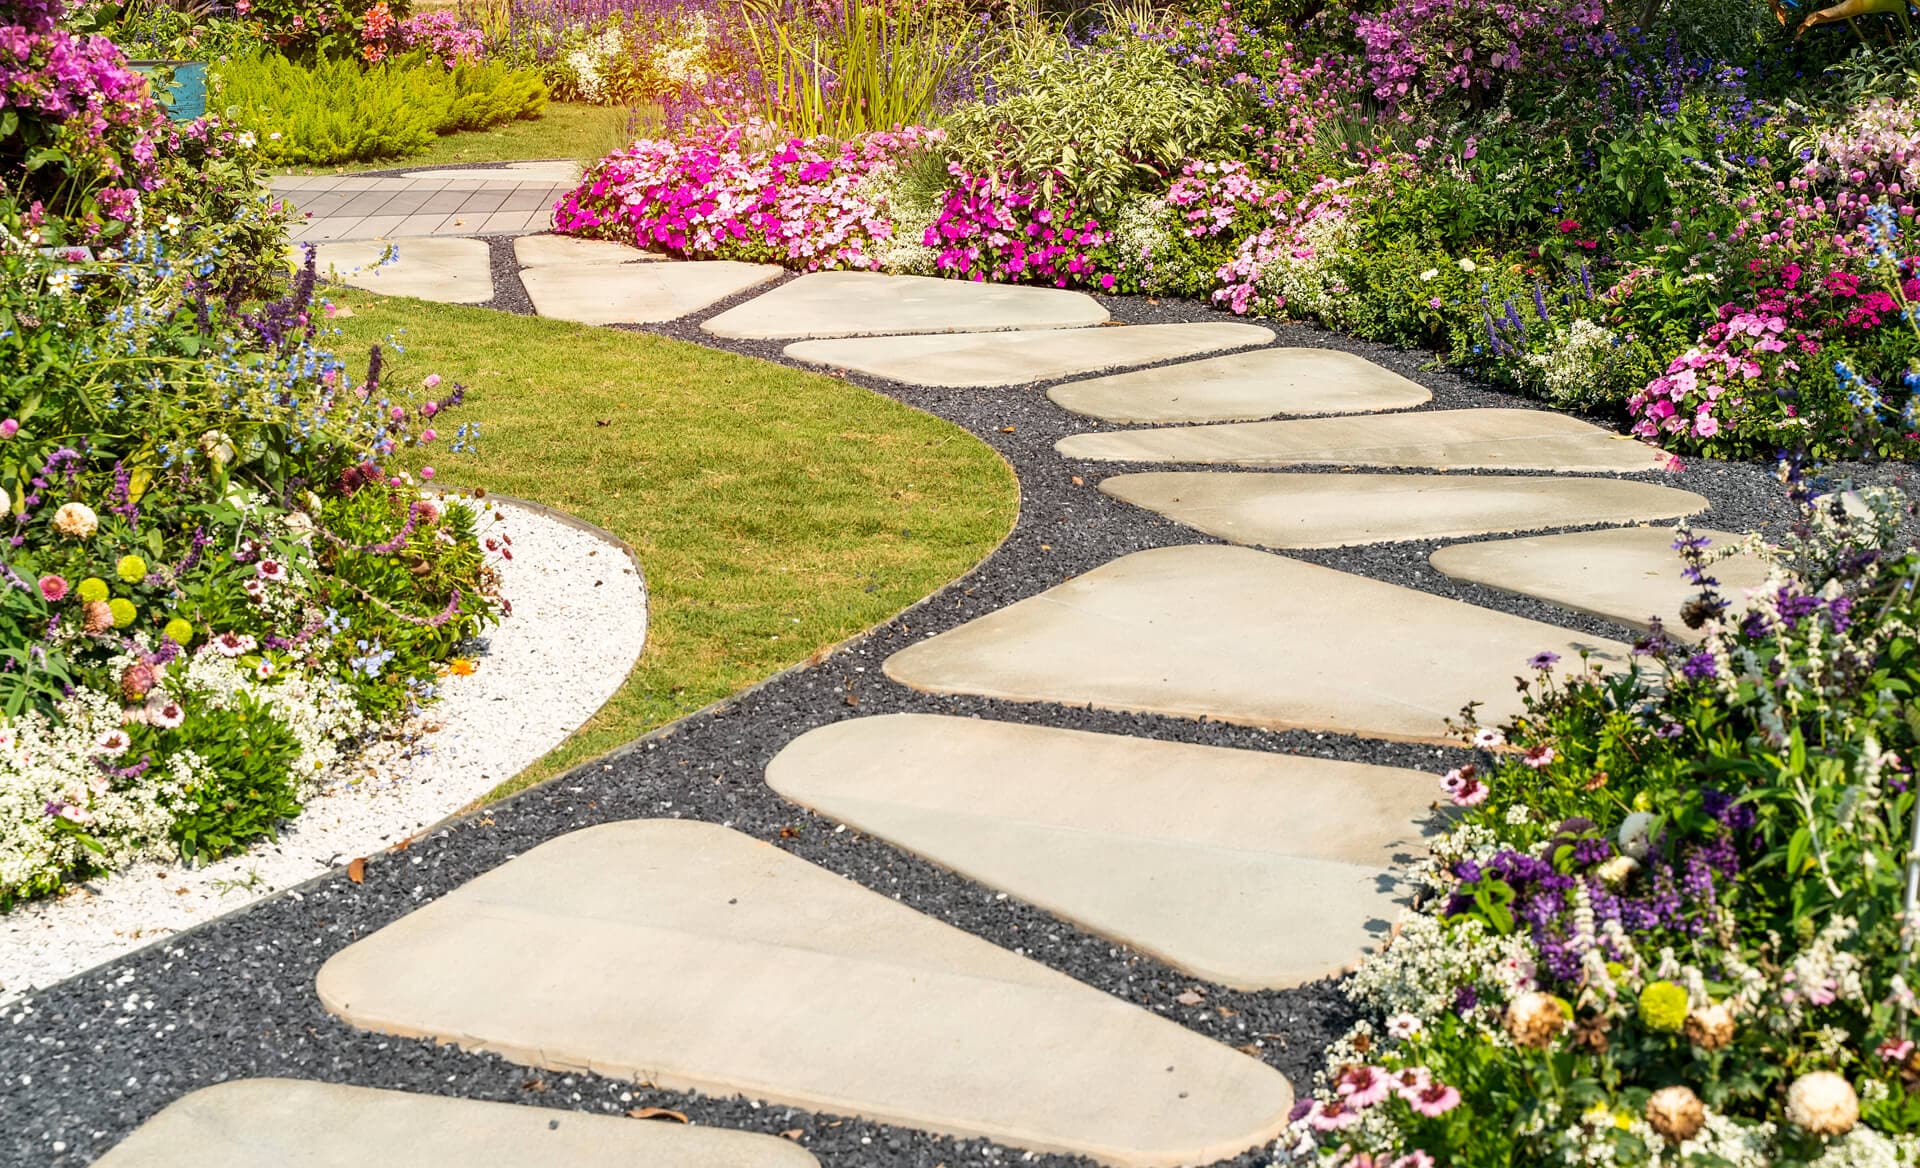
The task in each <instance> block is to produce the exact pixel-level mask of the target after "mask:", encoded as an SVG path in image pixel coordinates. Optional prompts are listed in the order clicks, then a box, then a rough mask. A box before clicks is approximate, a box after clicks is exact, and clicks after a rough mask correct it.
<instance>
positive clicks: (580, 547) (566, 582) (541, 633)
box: [0, 498, 647, 1002]
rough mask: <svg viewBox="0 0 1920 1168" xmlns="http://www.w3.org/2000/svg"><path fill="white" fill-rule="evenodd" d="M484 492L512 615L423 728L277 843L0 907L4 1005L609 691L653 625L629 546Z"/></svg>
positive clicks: (417, 813) (375, 832) (539, 744)
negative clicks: (504, 539) (502, 547)
mask: <svg viewBox="0 0 1920 1168" xmlns="http://www.w3.org/2000/svg"><path fill="white" fill-rule="evenodd" d="M487 502H488V503H490V504H492V505H493V506H492V509H491V510H490V511H488V512H487V513H486V515H484V516H483V518H482V520H481V522H480V525H479V526H480V529H481V531H482V533H483V537H484V536H485V535H497V534H499V533H501V532H504V533H505V534H507V535H509V536H511V537H512V539H513V544H512V551H513V559H512V560H510V561H497V567H498V568H499V569H500V573H501V590H502V593H503V594H504V595H505V596H506V598H507V599H508V600H509V601H510V602H511V603H512V605H513V615H512V616H510V617H507V618H506V619H504V620H502V621H501V622H500V623H499V624H498V625H496V626H495V627H494V628H492V629H491V630H489V631H488V632H487V634H486V635H485V636H484V637H483V638H482V640H481V642H480V643H481V646H482V650H481V651H480V652H479V653H477V654H475V657H476V659H477V661H478V664H479V668H478V669H476V670H475V671H474V672H473V673H472V674H471V675H470V676H467V677H446V678H443V679H442V681H441V686H440V695H441V696H440V700H439V701H437V702H435V703H434V704H432V705H431V706H429V707H427V709H426V711H425V713H424V715H423V716H422V718H421V719H419V721H418V724H417V725H416V726H415V727H414V729H416V730H419V729H427V730H429V732H428V733H425V734H421V735H419V736H418V737H417V738H415V739H413V740H411V741H409V738H408V737H407V736H395V737H391V738H389V739H387V740H385V741H382V742H378V743H376V744H374V745H373V746H372V747H370V748H369V749H368V750H366V751H365V752H363V753H362V754H361V755H360V756H359V757H357V758H354V759H351V760H349V761H347V762H344V763H343V764H342V765H341V766H340V768H339V769H338V770H337V771H336V772H335V774H334V776H333V777H332V779H331V780H330V783H329V786H328V787H327V788H326V789H325V790H323V791H321V792H320V793H318V794H316V795H314V796H312V797H311V798H309V799H308V800H307V801H306V810H304V811H303V812H301V814H300V816H299V817H298V818H297V819H295V820H294V821H293V822H292V823H290V824H288V825H287V826H286V827H284V828H283V829H282V830H281V832H280V838H279V839H278V840H263V841H261V842H260V843H259V844H257V845H255V846H254V847H253V848H252V849H251V850H250V851H247V852H244V853H242V854H240V855H236V856H230V857H228V858H227V859H224V860H221V861H218V862H216V863H213V864H209V865H207V866H205V867H202V868H185V867H182V866H180V865H178V864H160V863H152V862H149V863H142V864H137V865H135V866H133V867H131V868H128V869H126V870H124V871H121V872H118V873H115V874H113V875H111V876H104V877H101V878H99V879H95V880H90V881H88V882H86V883H85V884H83V885H80V886H79V887H78V888H76V889H75V890H74V891H72V892H71V893H69V894H67V895H64V896H61V897H59V898H57V899H53V900H47V901H40V902H35V903H30V904H27V905H23V906H21V907H19V908H16V909H14V910H13V911H12V912H10V913H6V914H4V915H0V1002H6V1001H10V1000H12V999H14V998H16V997H18V996H19V995H21V994H23V993H26V992H27V991H29V990H31V989H34V988H41V987H45V986H48V985H51V984H53V983H54V982H57V981H60V980H62V979H64V978H67V977H71V976H72V975H74V974H76V973H79V972H81V971H83V970H86V969H89V968H91V967H93V966H95V965H98V964H100V963H101V962H104V961H109V960H112V959H113V958H115V957H118V956H120V955H122V954H124V953H128V952H131V951H132V950H134V949H138V948H140V947H142V946H144V945H147V944H150V943H151V942H153V941H155V940H157V939H159V938H161V937H164V936H167V935H169V934H172V933H177V932H179V931H181V930H183V929H186V928H190V927H192V926H194V925H197V924H200V923H202V922H204V921H206V920H209V919H211V918H212V917H215V916H218V915H220V914H221V913H226V912H231V911H233V910H235V909H238V908H241V907H243V906H245V905H248V904H251V903H253V902H254V901H256V900H260V899H262V898H264V897H267V896H270V895H272V894H273V893H275V892H278V891H280V890H282V889H284V888H289V887H292V886H293V885H295V884H299V883H301V882H302V881H305V880H308V879H311V878H312V877H314V876H317V875H319V874H321V873H322V872H325V871H326V870H327V869H328V868H331V867H333V866H335V865H338V864H343V863H346V862H347V861H348V860H351V859H353V858H355V857H357V856H364V855H368V854H370V853H372V852H377V851H380V850H382V849H383V848H387V847H390V846H392V845H393V844H396V843H398V842H399V841H400V840H402V839H405V838H406V837H408V836H410V835H413V834H415V833H417V832H419V831H421V830H422V829H424V828H427V827H430V826H432V825H433V824H435V823H438V822H439V821H440V820H442V819H445V818H446V817H447V816H449V815H451V814H453V813H455V812H457V811H459V810H460V809H462V808H464V807H466V806H467V805H468V804H470V803H472V802H473V801H474V800H475V799H477V798H479V797H481V796H482V795H485V794H486V793H487V792H488V791H491V790H492V789H493V788H494V787H496V786H498V785H499V784H500V783H502V782H505V781H506V780H507V779H510V778H512V777H513V776H514V775H516V774H518V773H519V772H520V771H522V770H524V769H525V768H526V767H527V766H529V765H531V764H532V763H533V762H534V761H535V760H537V759H539V758H540V757H541V756H542V755H544V754H546V753H547V752H548V751H549V750H551V749H553V747H555V746H556V745H558V744H559V743H560V742H561V740H563V739H564V738H566V736H567V735H568V734H570V733H572V732H573V731H574V729H575V728H577V727H578V726H579V725H580V724H581V723H583V722H585V721H586V720H587V719H588V718H589V717H591V716H592V715H593V713H594V711H596V710H598V709H599V708H600V706H601V705H602V703H604V702H605V701H606V700H607V699H608V698H610V697H612V696H613V693H614V691H615V690H617V689H619V688H620V685H621V683H622V682H624V681H625V680H626V679H627V674H628V672H629V671H630V670H631V669H632V668H633V663H634V661H635V660H637V659H638V658H639V656H640V650H641V649H642V648H643V647H644V645H645V643H646V635H647V595H646V586H645V583H644V581H643V580H642V578H641V575H640V573H639V572H638V571H636V570H635V568H634V565H633V562H632V561H631V560H630V559H629V558H628V555H627V552H626V549H625V548H623V547H622V546H621V545H620V544H618V543H614V542H610V541H609V540H608V539H607V538H606V537H605V536H604V535H603V534H598V533H596V532H594V531H592V530H588V529H585V528H584V527H581V526H575V525H573V524H571V523H568V522H565V521H564V520H562V519H560V518H557V517H555V516H553V515H551V514H548V513H545V512H543V511H541V510H538V509H535V508H531V507H525V506H518V505H515V504H513V503H511V502H507V501H505V500H499V499H493V498H490V499H488V500H487ZM496 511H497V512H499V513H500V514H501V515H502V516H503V520H502V521H501V522H499V523H497V524H496V523H495V522H494V521H493V518H492V515H493V513H494V512H496ZM436 727H437V729H435V728H436Z"/></svg>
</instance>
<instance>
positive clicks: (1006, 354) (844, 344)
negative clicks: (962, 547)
mask: <svg viewBox="0 0 1920 1168" xmlns="http://www.w3.org/2000/svg"><path fill="white" fill-rule="evenodd" d="M1272 340H1273V330H1271V329H1265V328H1261V327H1260V326H1258V325H1251V324H1223V323H1208V324H1137V325H1125V326H1119V325H1116V326H1114V327H1112V328H1093V329H1035V330H1030V331H1026V332H1003V333H972V334H967V333H960V334H953V333H946V334H942V335H939V336H912V337H856V338H851V339H847V340H837V341H800V342H799V343H797V344H792V345H788V346H787V350H786V352H787V356H789V357H791V358H793V359H794V360H795V361H805V362H807V363H808V364H810V365H830V366H833V367H835V368H839V369H847V370H851V371H852V372H855V373H864V374H866V375H868V376H869V377H884V378H886V379H887V380H888V381H898V382H903V383H905V384H907V385H924V386H933V387H942V388H981V387H986V386H996V385H1025V384H1027V383H1028V382H1032V381H1051V380H1053V379H1054V378H1056V377H1072V376H1074V375H1075V374H1080V373H1093V372H1095V371H1097V370H1101V369H1118V368H1121V367H1122V366H1127V365H1151V364H1153V363H1154V362H1156V361H1172V360H1175V359H1176V358H1180V357H1193V356H1197V355H1198V354H1201V353H1214V352H1218V351H1220V350H1221V349H1243V348H1246V347H1247V346H1249V345H1264V344H1267V343H1268V342H1269V341H1272Z"/></svg>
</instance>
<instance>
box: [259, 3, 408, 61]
mask: <svg viewBox="0 0 1920 1168" xmlns="http://www.w3.org/2000/svg"><path fill="white" fill-rule="evenodd" d="M234 10H235V12H236V13H238V14H239V15H240V16H241V17H242V18H243V19H245V20H246V21H247V23H249V24H250V25H251V26H252V27H253V28H254V30H255V31H256V33H257V35H258V36H259V37H260V38H261V39H263V40H265V41H266V42H267V43H269V44H272V45H274V46H276V47H277V48H279V49H280V50H281V51H282V52H284V53H286V54H288V55H290V56H297V57H303V58H304V57H314V56H321V57H330V58H332V59H334V60H342V59H345V58H349V57H358V58H360V59H362V60H365V61H367V62H369V63H377V62H379V61H383V60H385V59H386V57H387V54H388V51H389V48H390V46H389V44H388V38H389V37H391V36H393V35H395V33H396V28H395V25H396V24H397V23H398V22H399V21H400V20H402V19H404V18H405V17H406V16H407V13H408V4H407V0H235V4H234Z"/></svg>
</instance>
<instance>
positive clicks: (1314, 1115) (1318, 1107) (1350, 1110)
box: [1307, 1099, 1360, 1131]
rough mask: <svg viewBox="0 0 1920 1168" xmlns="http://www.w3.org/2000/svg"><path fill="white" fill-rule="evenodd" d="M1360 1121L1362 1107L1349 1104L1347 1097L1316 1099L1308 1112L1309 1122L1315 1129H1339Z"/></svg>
mask: <svg viewBox="0 0 1920 1168" xmlns="http://www.w3.org/2000/svg"><path fill="white" fill-rule="evenodd" d="M1359 1122H1360V1109H1359V1108H1357V1107H1352V1106H1349V1105H1348V1103H1347V1101H1346V1100H1345V1099H1334V1100H1331V1101H1329V1100H1326V1099H1316V1100H1314V1102H1313V1108H1312V1109H1311V1110H1310V1111H1308V1112H1307V1123H1308V1124H1309V1125H1311V1126H1312V1128H1313V1129H1314V1130H1315V1131H1339V1130H1340V1129H1341V1128H1347V1127H1352V1126H1353V1125H1354V1124H1356V1123H1359Z"/></svg>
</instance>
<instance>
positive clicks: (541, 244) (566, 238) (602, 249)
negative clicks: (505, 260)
mask: <svg viewBox="0 0 1920 1168" xmlns="http://www.w3.org/2000/svg"><path fill="white" fill-rule="evenodd" d="M513 258H514V259H516V260H519V261H520V266H521V267H523V268H553V267H587V266H591V265H601V264H634V263H648V262H652V263H660V262H663V261H665V259H666V257H665V256H663V255H661V254H659V253H658V252H651V251H641V250H640V249H639V248H637V247H628V246H627V245H626V244H624V243H611V242H608V241H607V240H604V239H577V238H575V237H574V236H571V235H522V236H520V237H519V238H517V239H515V240H514V241H513Z"/></svg>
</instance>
